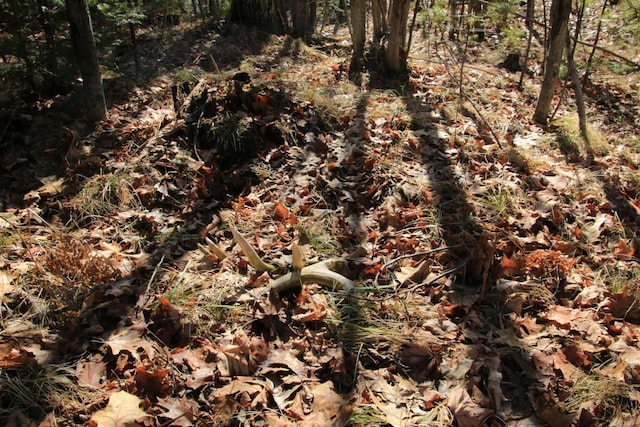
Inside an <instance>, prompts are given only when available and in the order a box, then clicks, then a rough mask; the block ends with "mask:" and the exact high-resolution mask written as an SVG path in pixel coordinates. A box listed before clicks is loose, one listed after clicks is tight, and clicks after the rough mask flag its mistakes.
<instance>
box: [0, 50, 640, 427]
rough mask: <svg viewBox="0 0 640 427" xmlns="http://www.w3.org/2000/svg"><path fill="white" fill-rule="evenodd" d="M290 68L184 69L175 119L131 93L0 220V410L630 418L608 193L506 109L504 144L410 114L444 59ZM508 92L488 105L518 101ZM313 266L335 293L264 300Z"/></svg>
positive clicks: (630, 349)
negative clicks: (388, 80)
mask: <svg viewBox="0 0 640 427" xmlns="http://www.w3.org/2000/svg"><path fill="white" fill-rule="evenodd" d="M272 42H273V43H275V44H278V43H283V39H281V38H274V39H273V40H272ZM304 52H306V53H299V54H298V55H299V56H297V57H292V58H290V59H291V60H292V61H294V62H295V66H291V67H288V68H282V69H279V70H281V71H282V74H281V75H280V78H281V80H282V84H281V85H279V84H276V81H275V80H274V78H273V76H272V75H271V74H269V73H264V72H259V71H256V70H257V68H256V69H254V70H252V72H251V73H250V82H249V83H247V84H245V85H244V86H241V87H238V86H237V85H235V84H234V80H233V78H232V76H231V75H229V76H227V77H224V76H205V78H203V79H202V80H201V81H200V83H199V84H198V85H197V86H195V89H194V91H193V92H192V93H191V95H189V96H188V97H186V98H185V99H184V100H183V101H184V102H183V103H182V107H181V109H180V110H179V111H177V112H176V111H174V110H172V109H171V108H168V107H167V105H170V104H169V103H170V102H171V96H170V92H171V88H170V85H171V83H170V81H169V80H162V79H161V80H159V81H157V82H156V86H155V88H154V89H153V91H151V92H149V93H146V92H145V91H142V90H140V91H138V92H137V94H136V95H135V96H137V97H138V99H135V100H134V101H135V103H131V104H128V105H126V106H125V105H120V106H118V105H116V106H114V109H113V111H112V114H111V115H110V116H111V118H110V119H109V120H107V121H105V122H103V123H102V124H101V125H100V127H99V129H98V130H97V131H95V132H93V133H90V134H89V135H87V136H85V137H84V138H85V141H86V143H85V144H86V145H91V144H92V143H94V144H98V145H99V146H101V147H102V152H100V153H99V154H94V153H71V154H72V156H68V159H67V161H68V170H67V172H66V175H65V176H66V179H65V180H64V181H63V182H60V181H58V180H55V179H47V183H49V182H51V183H55V188H54V189H52V187H51V186H47V185H45V186H43V187H39V189H37V190H34V192H32V193H30V194H29V197H28V198H26V199H25V200H26V201H27V202H28V203H29V205H28V206H26V207H10V208H8V209H6V211H5V212H3V213H2V218H0V244H1V245H2V248H3V254H2V256H1V258H0V266H1V267H2V269H1V271H0V273H1V274H2V275H1V276H0V298H1V299H2V331H1V333H0V346H1V348H2V349H3V352H2V356H0V367H1V368H2V372H1V373H0V375H2V382H1V383H0V389H1V390H2V391H3V397H2V398H0V399H2V402H3V404H8V403H12V404H13V406H11V408H12V409H11V413H7V412H2V413H0V415H1V416H3V417H5V416H6V417H7V419H17V418H19V417H21V416H27V417H33V418H34V419H37V418H38V417H40V418H43V416H44V415H46V414H49V416H50V417H51V416H52V417H53V418H54V419H55V420H58V421H59V422H60V423H66V424H73V423H81V422H86V423H88V424H89V425H96V426H116V425H175V426H199V425H238V424H241V425H336V426H338V425H345V424H349V425H367V424H378V425H380V424H382V425H385V424H386V425H393V426H405V425H454V423H455V425H458V426H470V427H473V426H480V425H489V424H490V423H493V424H492V425H498V424H499V425H542V424H548V425H552V426H554V425H558V426H560V425H568V423H571V422H574V423H576V424H577V425H591V424H590V421H589V420H591V421H593V422H594V423H595V422H596V421H597V422H600V423H603V424H606V423H608V425H635V424H634V423H636V422H637V420H638V413H639V408H640V398H639V397H638V394H637V384H638V383H639V381H640V374H639V364H638V352H637V350H636V346H637V342H638V337H639V336H640V329H639V326H638V319H640V314H638V313H640V309H639V307H638V296H639V295H640V293H639V292H638V291H639V289H638V285H637V283H636V282H637V281H638V278H639V277H640V275H639V273H638V267H637V258H636V254H637V250H638V241H637V239H638V236H637V221H638V218H637V214H636V216H635V217H634V216H633V214H629V213H628V212H629V211H627V210H624V209H623V208H622V205H621V204H620V203H621V202H620V200H619V199H618V198H616V199H614V198H612V197H611V196H610V195H609V193H608V192H610V191H611V188H610V187H611V185H613V184H616V183H615V182H612V181H607V178H606V177H605V178H603V177H602V176H604V175H606V174H605V172H603V171H599V170H596V171H595V172H594V171H592V170H588V169H584V168H582V167H581V166H580V165H579V164H575V163H567V162H566V158H565V156H564V155H563V154H562V152H561V151H560V150H559V149H558V148H556V147H554V146H552V145H551V144H549V143H548V141H547V140H545V138H544V136H545V131H543V130H541V129H539V128H537V127H536V126H532V125H529V124H528V123H525V121H524V120H523V119H522V118H520V119H517V120H520V121H521V123H520V125H521V129H520V133H518V134H517V135H515V137H514V138H513V140H514V147H512V148H511V149H510V150H511V152H509V153H507V152H503V150H500V149H498V147H497V146H493V145H494V144H490V143H488V142H487V141H486V140H485V139H483V137H482V135H481V132H480V129H481V128H482V126H485V125H484V124H483V123H480V122H477V121H476V120H474V119H473V117H468V116H466V115H464V114H462V115H460V114H454V115H451V114H450V112H449V111H448V110H447V108H449V107H448V106H447V105H446V104H447V103H451V104H453V103H454V101H453V95H450V94H449V95H446V96H449V97H451V98H450V99H449V100H448V101H447V102H445V103H444V106H443V107H438V108H439V110H435V109H434V111H431V109H432V107H433V106H432V105H428V104H429V103H430V99H432V98H433V99H437V98H440V97H442V96H443V95H442V93H443V92H445V91H446V90H447V89H449V90H454V89H455V84H454V82H451V81H450V80H449V79H448V77H447V75H448V74H447V72H446V69H445V68H444V67H443V66H440V65H437V64H431V65H428V66H424V65H421V64H418V63H413V64H412V66H411V74H410V77H409V82H410V83H411V84H412V85H413V86H414V88H415V91H414V93H413V94H412V95H410V96H404V97H403V96H398V95H397V94H396V93H395V92H394V91H389V90H384V91H378V90H368V89H367V88H362V87H360V88H359V87H355V86H354V85H353V84H352V83H351V82H348V81H346V79H344V77H341V74H340V73H336V72H335V70H336V69H340V66H336V60H338V59H339V58H335V57H329V56H327V55H325V54H322V53H320V52H319V51H315V50H313V49H312V48H308V50H305V51H304ZM306 55H308V56H306ZM253 59H254V60H255V62H256V63H259V62H260V61H264V62H265V64H266V63H268V61H269V59H270V58H269V55H268V54H262V55H256V56H255V57H254V58H253ZM340 60H341V59H340ZM301 76H307V77H309V78H308V79H307V80H306V81H305V80H304V79H301ZM372 78H374V79H375V76H372ZM505 78H508V77H505ZM483 79H489V77H488V76H487V75H484V74H483V73H482V72H480V71H478V72H477V73H476V74H475V75H474V81H475V82H476V83H478V84H479V85H480V84H481V83H482V84H484V83H487V82H485V81H483ZM309 82H311V83H309ZM374 83H375V82H374ZM152 92H153V93H152ZM452 93H454V92H452ZM162 96H164V97H165V104H166V105H164V106H162V107H158V108H152V107H151V106H150V104H149V101H150V100H151V99H152V98H154V99H159V98H161V97H162ZM507 98H508V99H510V101H509V102H507V101H503V103H504V105H503V106H504V107H505V109H504V110H503V111H504V114H507V113H508V112H510V111H511V112H512V113H513V111H517V110H519V109H527V108H528V109H530V108H531V105H530V104H529V103H530V101H527V100H526V99H525V98H524V97H515V98H513V97H511V98H509V97H507ZM512 98H513V99H512ZM421 99H422V101H421ZM330 100H333V101H334V102H335V103H337V104H339V108H335V106H334V105H332V103H331V102H330ZM511 103H514V104H511ZM519 103H520V104H519ZM522 103H524V105H522ZM436 104H438V105H441V103H436ZM359 105H365V106H366V108H365V109H364V111H363V110H359V109H358V106H359ZM416 105H417V107H416ZM195 111H199V112H204V113H202V114H200V113H199V114H197V115H196V114H194V112H195ZM527 111H528V110H527ZM132 112H135V114H131V113H132ZM216 114H219V115H220V116H219V117H223V116H224V120H222V119H220V118H219V117H218V116H216ZM494 114H495V115H496V119H495V120H512V118H510V117H507V116H504V117H503V116H502V115H501V114H502V113H501V112H500V110H497V111H495V112H494ZM514 114H515V113H514ZM216 117H218V119H216ZM227 122H228V123H232V122H233V123H235V124H234V126H235V127H234V129H236V130H237V129H240V130H241V132H240V131H238V132H236V133H229V129H228V128H225V126H227V125H228V123H227ZM506 136H509V135H506ZM510 136H511V137H513V136H514V135H510ZM225 138H228V139H225ZM527 150H535V151H537V152H538V153H539V156H538V158H533V157H527ZM238 159H240V160H238ZM540 159H543V160H540ZM599 161H600V162H601V166H602V168H603V169H605V168H615V169H617V170H621V171H623V170H624V165H623V164H621V163H619V162H617V160H616V159H615V158H611V157H603V158H601V159H599ZM95 162H99V164H100V166H101V168H102V172H101V174H97V175H95V176H94V177H88V178H87V177H86V175H82V173H83V172H85V171H86V170H87V168H90V167H91V165H92V164H94V163H95ZM95 173H96V172H95V171H94V174H95ZM599 175H600V176H599ZM625 176H627V175H625V174H624V173H622V174H621V177H623V178H621V179H624V177H625ZM617 184H618V185H619V186H620V188H622V187H624V186H628V185H629V184H628V182H626V181H625V182H624V183H623V182H619V183H617ZM621 194H623V195H624V197H627V196H628V195H629V193H621ZM634 202H635V199H632V198H631V196H629V203H631V204H633V203H634ZM629 215H631V216H629ZM61 236H64V237H61ZM47 241H52V242H53V243H47ZM77 242H81V243H80V244H78V243H77ZM303 246H304V247H303ZM302 247H303V249H304V252H305V253H304V256H303V255H302V253H301V251H302V249H301V248H302ZM335 260H338V261H340V262H338V263H336V264H335V265H340V266H341V268H339V269H338V268H336V269H330V270H327V271H331V272H332V273H334V274H336V275H338V276H335V278H336V279H337V280H338V281H340V280H342V279H344V280H346V281H348V283H354V286H353V289H351V287H350V286H349V287H346V288H344V289H343V290H342V291H340V290H337V289H334V288H332V287H331V286H328V285H327V283H315V282H317V280H316V281H315V282H314V281H313V280H310V281H302V280H300V283H294V282H295V281H294V280H291V281H290V283H292V284H293V285H295V286H293V285H292V286H287V287H286V288H285V287H282V288H281V287H279V286H276V287H275V288H274V287H273V286H272V285H273V284H274V283H277V281H278V279H280V278H282V277H285V276H286V275H288V274H292V275H295V274H299V275H300V274H302V273H303V272H305V269H309V268H311V269H312V270H311V271H315V270H313V268H316V269H317V268H318V267H317V266H318V265H320V266H324V265H327V264H323V263H327V262H333V261H335ZM331 265H333V264H331ZM314 266H315V267H314ZM342 267H346V268H342ZM337 270H339V271H337ZM307 271H309V270H307ZM329 276H330V275H329ZM43 277H46V278H49V281H48V282H47V283H53V284H55V285H56V287H55V288H54V287H52V285H49V288H48V289H49V294H42V291H41V289H42V290H44V291H45V292H47V287H46V286H44V284H43V281H42V280H41V279H42V278H43ZM292 277H293V276H292ZM330 277H331V276H330ZM331 280H333V279H331ZM320 282H322V281H320ZM345 283H346V282H345ZM319 285H320V286H319ZM63 291H64V292H63ZM43 300H44V301H46V302H42V301H43ZM71 302H72V303H73V304H71ZM4 350H6V351H4ZM52 358H53V359H56V360H58V361H65V360H66V361H69V362H70V363H73V364H74V369H73V370H72V371H70V372H67V374H66V375H67V376H68V378H69V379H70V380H71V381H73V382H75V383H77V386H78V387H80V388H82V389H86V390H93V391H99V393H95V394H94V395H89V396H87V395H84V394H83V395H82V396H81V398H82V399H84V400H82V404H81V405H79V404H77V403H75V404H73V403H71V402H74V400H73V399H71V398H68V399H66V398H65V399H62V398H61V401H60V403H59V404H56V405H52V404H51V403H50V402H47V401H43V400H38V398H37V397H35V396H34V397H29V396H25V395H24V393H23V394H20V393H19V390H18V389H17V388H16V387H15V386H14V385H15V384H17V383H16V382H15V381H13V382H12V381H11V380H12V379H15V378H17V377H19V376H20V375H22V374H24V373H25V372H26V373H31V372H32V371H33V370H34V369H39V368H40V367H42V366H45V365H46V364H48V363H51V359H52ZM20 396H22V398H21V399H20V398H18V397H20ZM74 399H78V397H77V396H76V397H74ZM36 408H38V409H36ZM11 417H13V418H11ZM49 419H50V418H49ZM607 420H608V421H607ZM614 420H615V424H614Z"/></svg>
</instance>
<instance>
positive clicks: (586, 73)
mask: <svg viewBox="0 0 640 427" xmlns="http://www.w3.org/2000/svg"><path fill="white" fill-rule="evenodd" d="M608 4H609V2H608V1H607V0H604V2H603V3H602V10H601V11H600V18H599V19H598V28H597V30H596V37H595V40H594V41H593V48H592V49H591V53H590V54H589V59H587V63H586V64H585V66H584V75H583V76H582V84H583V85H585V84H587V83H588V82H589V72H590V71H591V70H590V68H591V62H592V61H593V57H594V55H595V54H596V47H597V46H598V41H599V40H600V32H601V31H602V17H603V16H604V12H605V10H606V8H607V5H608Z"/></svg>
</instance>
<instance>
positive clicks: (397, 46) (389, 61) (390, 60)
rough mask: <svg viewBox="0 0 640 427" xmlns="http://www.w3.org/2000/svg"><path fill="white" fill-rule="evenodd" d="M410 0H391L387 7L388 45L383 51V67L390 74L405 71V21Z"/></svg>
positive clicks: (407, 17) (407, 16)
mask: <svg viewBox="0 0 640 427" xmlns="http://www.w3.org/2000/svg"><path fill="white" fill-rule="evenodd" d="M409 6H411V0H392V1H391V4H390V5H389V43H388V44H387V50H386V51H385V65H386V67H387V71H389V72H392V73H397V72H404V71H406V69H407V51H406V41H407V21H408V19H409Z"/></svg>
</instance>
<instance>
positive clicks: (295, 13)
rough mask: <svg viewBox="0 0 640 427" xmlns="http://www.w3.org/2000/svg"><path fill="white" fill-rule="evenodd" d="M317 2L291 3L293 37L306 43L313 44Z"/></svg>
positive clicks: (306, 0) (307, 0)
mask: <svg viewBox="0 0 640 427" xmlns="http://www.w3.org/2000/svg"><path fill="white" fill-rule="evenodd" d="M316 3H317V2H316V0H298V1H292V2H291V18H292V21H293V32H292V34H291V35H292V36H293V37H296V38H301V39H303V40H304V41H305V43H310V42H311V36H313V31H314V29H315V26H316Z"/></svg>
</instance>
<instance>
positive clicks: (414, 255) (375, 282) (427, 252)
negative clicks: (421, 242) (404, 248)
mask: <svg viewBox="0 0 640 427" xmlns="http://www.w3.org/2000/svg"><path fill="white" fill-rule="evenodd" d="M461 246H462V245H453V246H441V247H439V248H434V249H430V250H428V251H423V252H414V253H412V254H404V255H400V256H399V257H396V258H394V259H392V260H391V261H388V262H386V263H385V264H383V265H382V267H381V268H380V270H379V271H378V272H377V273H376V277H375V278H374V279H373V283H374V285H377V284H378V278H379V277H380V271H382V270H385V269H387V268H388V267H389V266H390V265H391V264H395V263H396V262H398V261H402V260H403V259H407V258H414V257H419V256H426V255H431V254H434V253H436V252H442V251H448V250H449V249H456V248H459V247H461Z"/></svg>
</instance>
